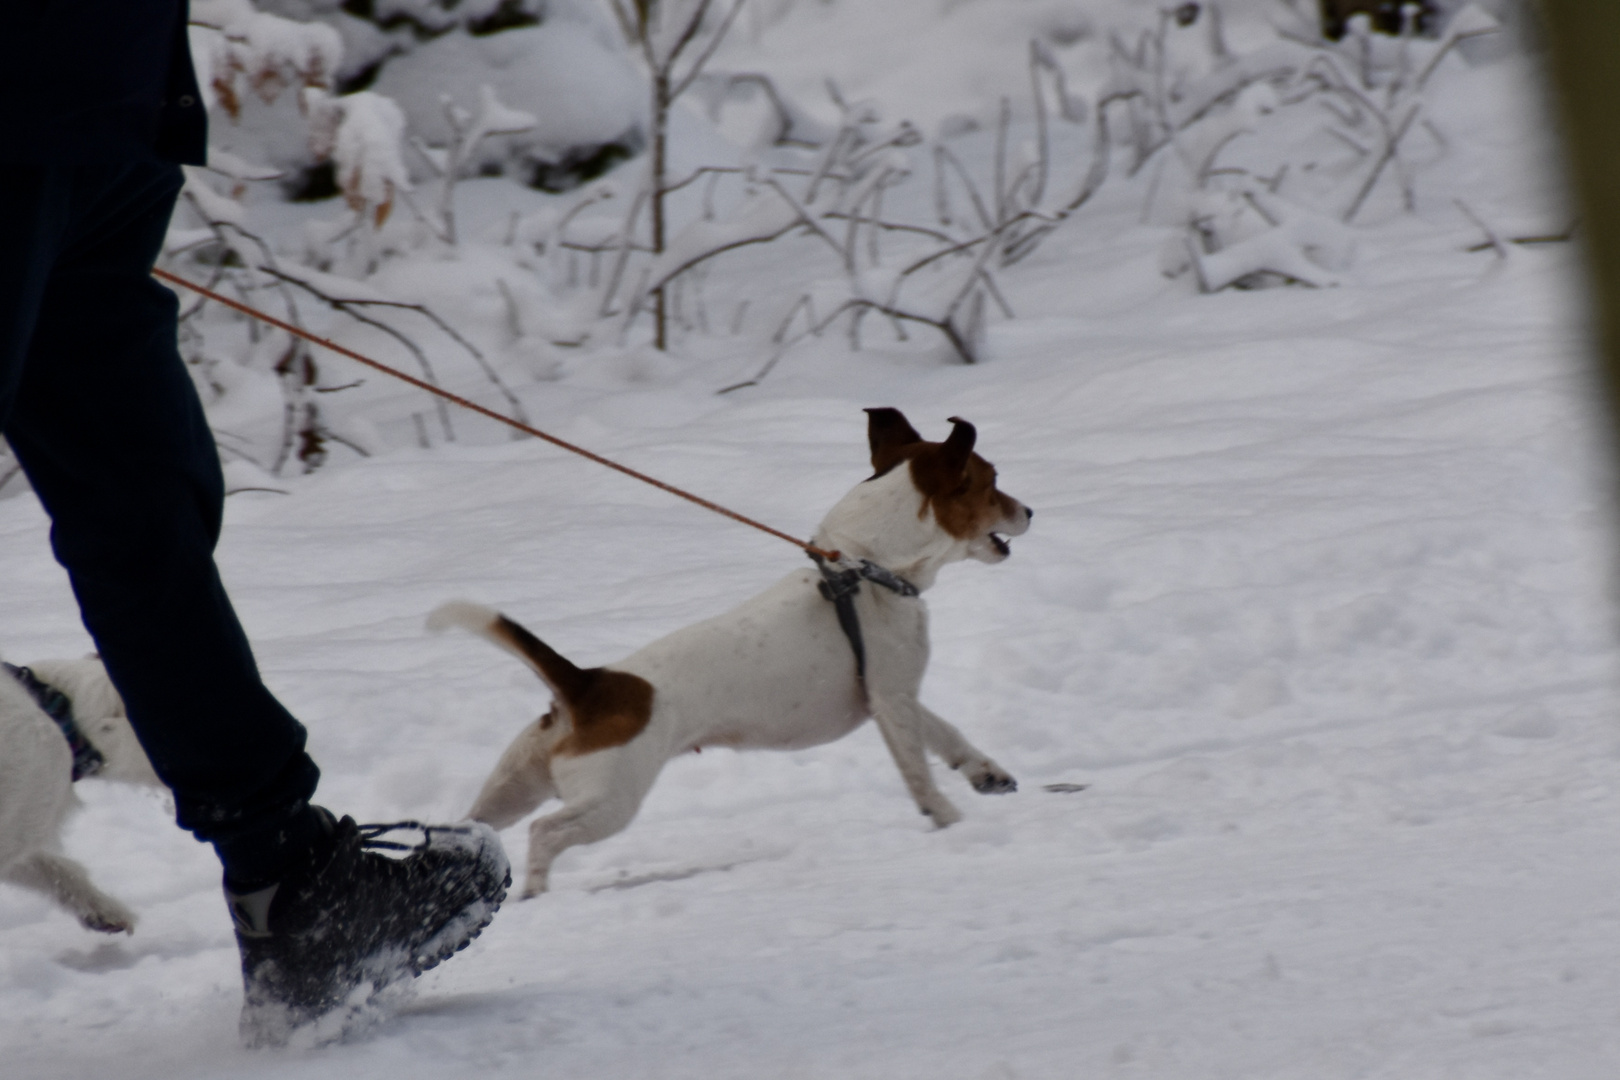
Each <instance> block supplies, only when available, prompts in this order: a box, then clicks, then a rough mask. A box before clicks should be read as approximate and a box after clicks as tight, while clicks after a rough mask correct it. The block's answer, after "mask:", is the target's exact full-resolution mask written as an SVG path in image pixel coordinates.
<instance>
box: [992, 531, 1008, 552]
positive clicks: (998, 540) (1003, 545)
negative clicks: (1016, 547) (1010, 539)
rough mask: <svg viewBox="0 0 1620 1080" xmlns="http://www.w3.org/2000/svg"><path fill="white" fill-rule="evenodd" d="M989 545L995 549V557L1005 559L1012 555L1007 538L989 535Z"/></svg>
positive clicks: (998, 534)
mask: <svg viewBox="0 0 1620 1080" xmlns="http://www.w3.org/2000/svg"><path fill="white" fill-rule="evenodd" d="M990 543H991V545H992V546H994V547H995V549H996V554H997V555H1000V556H1003V557H1005V556H1008V555H1011V554H1012V546H1011V545H1010V544H1008V543H1007V538H1006V537H1005V536H1002V535H1001V534H1000V533H991V534H990Z"/></svg>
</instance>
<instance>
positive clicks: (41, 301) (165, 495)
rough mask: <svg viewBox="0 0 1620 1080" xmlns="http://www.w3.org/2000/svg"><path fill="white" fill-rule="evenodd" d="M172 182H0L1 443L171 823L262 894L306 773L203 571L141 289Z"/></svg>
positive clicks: (199, 431)
mask: <svg viewBox="0 0 1620 1080" xmlns="http://www.w3.org/2000/svg"><path fill="white" fill-rule="evenodd" d="M180 184H181V175H180V169H179V167H178V166H176V165H172V164H168V163H164V162H159V161H156V160H153V161H150V162H138V163H126V164H110V165H41V166H32V165H6V166H4V167H3V168H0V432H4V434H5V436H6V438H7V439H8V440H9V441H10V443H11V446H12V448H13V450H14V451H15V452H16V454H17V457H18V459H19V461H20V462H21V463H22V466H23V469H24V471H25V472H26V473H27V475H28V479H29V480H30V482H31V483H32V484H33V486H34V490H35V491H36V492H37V493H38V495H39V498H40V501H41V502H42V503H43V504H44V506H45V509H46V511H47V512H48V513H49V514H50V517H51V544H52V547H53V549H54V551H55V554H56V558H57V561H59V562H60V563H61V564H62V565H63V566H64V567H65V568H66V569H67V571H68V575H69V577H70V579H71V580H72V583H73V591H74V594H75V595H76V596H77V597H78V601H79V609H80V613H81V615H82V616H83V619H84V624H85V627H86V629H88V630H89V631H90V636H91V637H92V638H94V639H95V642H96V646H97V648H98V649H99V650H100V652H101V657H102V659H103V660H104V661H105V662H106V664H107V670H108V673H109V674H110V675H111V676H112V679H113V682H114V684H115V685H116V686H117V687H118V690H119V692H120V693H121V694H122V695H123V697H124V701H125V705H126V707H127V709H128V712H129V717H130V721H131V723H132V724H133V725H134V728H135V732H136V734H137V735H138V736H139V738H140V741H141V745H143V746H144V747H145V748H146V750H147V753H148V755H149V756H150V757H151V759H152V764H153V766H154V767H155V768H156V769H157V772H158V775H159V776H161V777H162V778H163V780H164V782H165V783H167V784H168V785H169V786H170V788H172V789H173V791H174V795H175V806H176V816H177V818H178V820H179V823H180V825H181V826H182V827H184V828H186V829H190V830H191V831H192V832H193V833H195V834H196V835H197V837H198V838H199V839H202V840H207V841H210V842H212V843H214V845H215V847H216V849H217V850H218V851H219V854H220V857H221V859H222V861H223V862H224V864H225V868H226V872H227V876H229V877H230V878H231V879H232V880H235V881H244V882H248V881H264V880H273V879H274V875H275V874H276V873H277V872H278V871H279V870H280V869H281V864H282V862H284V861H285V859H286V858H287V857H290V856H289V855H288V850H289V849H290V848H291V847H294V846H296V845H297V844H299V843H306V842H307V839H308V837H307V830H308V820H309V818H310V814H309V812H308V810H307V807H306V802H307V800H308V798H309V796H310V795H311V794H312V793H313V792H314V790H315V783H316V780H317V779H318V778H319V775H320V773H319V771H318V770H317V769H316V767H315V764H314V762H312V761H311V760H310V759H309V757H308V755H306V754H305V753H304V734H305V733H304V728H303V726H302V725H301V724H299V723H298V721H296V720H295V719H293V717H292V716H291V715H290V714H289V713H288V712H287V710H286V709H284V708H283V707H282V706H281V704H280V703H279V702H278V701H276V699H275V698H274V697H272V696H271V694H270V692H269V691H268V690H267V689H265V687H264V684H263V682H261V681H260V678H259V672H258V668H257V666H256V665H255V664H254V660H253V654H252V651H251V650H250V649H249V647H248V642H247V638H246V637H245V636H244V634H243V632H242V628H241V626H240V624H239V623H238V622H237V619H236V614H235V612H234V611H233V610H232V609H231V604H230V600H229V599H228V598H227V597H226V595H225V590H224V588H223V586H222V585H221V584H220V579H219V573H218V571H217V570H216V568H215V566H214V558H213V552H214V545H215V542H216V541H217V540H218V539H219V529H220V519H221V513H222V509H223V505H224V482H223V478H222V477H221V475H220V467H219V457H218V453H217V451H216V449H215V447H214V440H213V435H212V434H211V433H210V431H209V428H208V424H207V421H206V420H205V419H204V416H203V411H202V405H201V403H200V402H199V400H198V398H197V392H196V389H195V388H194V386H193V385H192V382H191V377H190V375H189V374H188V373H187V371H186V368H185V364H184V363H183V362H182V361H181V359H180V356H179V352H178V349H177V347H176V336H175V335H176V322H175V318H176V313H177V311H178V307H179V305H178V301H177V299H176V297H175V295H174V294H173V293H172V292H170V291H169V290H168V289H166V288H164V287H163V286H162V285H160V284H158V283H157V282H156V281H155V280H154V279H153V278H152V277H151V276H150V270H151V267H152V264H153V261H154V260H155V259H156V257H157V254H158V251H159V248H160V245H161V244H162V241H163V236H164V232H165V230H166V229H167V226H168V221H169V215H170V213H171V212H172V210H173V209H174V204H175V199H176V198H177V196H178V193H179V189H180ZM4 618H5V596H4V588H3V586H0V619H4ZM10 629H11V630H12V632H13V633H15V632H16V630H17V629H18V628H17V627H11V628H10Z"/></svg>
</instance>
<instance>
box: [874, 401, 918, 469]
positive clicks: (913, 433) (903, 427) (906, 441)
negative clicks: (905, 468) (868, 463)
mask: <svg viewBox="0 0 1620 1080" xmlns="http://www.w3.org/2000/svg"><path fill="white" fill-rule="evenodd" d="M866 439H867V442H869V443H870V444H871V446H872V468H873V470H874V471H875V473H876V475H877V476H882V475H883V474H884V473H886V472H888V471H889V470H890V469H892V468H894V467H895V466H896V465H898V464H899V463H900V462H901V460H903V459H904V457H905V454H904V450H905V448H906V447H908V446H913V445H915V444H917V443H920V442H922V441H923V437H922V436H921V435H919V434H917V429H916V428H914V427H912V426H911V421H909V420H907V419H906V417H905V414H904V413H902V412H901V411H900V410H899V409H867V410H866Z"/></svg>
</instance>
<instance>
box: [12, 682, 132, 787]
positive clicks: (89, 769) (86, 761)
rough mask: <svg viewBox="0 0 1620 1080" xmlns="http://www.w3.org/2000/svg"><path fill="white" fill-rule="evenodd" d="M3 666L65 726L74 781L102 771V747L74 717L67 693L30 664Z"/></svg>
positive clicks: (48, 712) (64, 734)
mask: <svg viewBox="0 0 1620 1080" xmlns="http://www.w3.org/2000/svg"><path fill="white" fill-rule="evenodd" d="M0 668H5V670H6V672H7V673H8V674H9V675H10V676H11V677H12V678H14V679H16V680H17V682H19V683H21V684H22V688H23V689H24V690H27V691H28V693H29V696H31V697H32V698H33V699H34V701H35V703H37V704H38V705H39V710H40V712H42V713H44V714H45V715H46V716H48V717H50V718H51V719H52V720H54V721H56V726H57V727H58V728H61V729H62V738H64V739H66V740H67V744H68V748H69V749H70V750H72V751H73V779H74V781H75V782H77V781H79V780H83V779H84V778H85V777H87V776H94V775H95V774H96V773H98V772H100V771H101V770H102V767H103V766H105V765H106V764H107V759H106V758H104V757H102V756H101V751H100V750H97V749H96V748H95V745H94V744H92V743H91V742H90V738H89V736H87V735H85V733H84V729H83V728H81V727H79V722H78V721H77V720H75V719H74V718H73V702H72V701H70V700H68V696H67V695H66V694H64V693H62V691H60V690H58V689H57V688H56V687H54V686H52V685H51V684H50V683H48V682H46V681H45V680H43V679H41V678H40V677H39V676H38V675H35V674H34V673H33V672H32V671H30V670H29V669H28V668H25V667H15V666H13V665H11V664H5V663H0Z"/></svg>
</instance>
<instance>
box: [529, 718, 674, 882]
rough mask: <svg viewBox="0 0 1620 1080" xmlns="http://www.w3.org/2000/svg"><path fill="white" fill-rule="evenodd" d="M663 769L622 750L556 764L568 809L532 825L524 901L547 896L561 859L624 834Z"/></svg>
mask: <svg viewBox="0 0 1620 1080" xmlns="http://www.w3.org/2000/svg"><path fill="white" fill-rule="evenodd" d="M662 764H663V761H662V760H661V759H657V760H655V759H653V758H651V757H650V756H648V757H642V756H640V755H632V754H628V753H626V752H624V751H623V750H620V749H613V750H605V751H600V752H598V753H594V754H587V755H585V756H583V757H570V758H563V759H561V760H559V761H557V762H555V765H556V768H557V771H558V781H559V785H560V787H561V788H562V794H563V801H564V804H565V805H564V806H563V808H562V809H561V810H558V811H556V812H554V813H550V814H547V815H545V816H544V817H541V818H536V819H535V820H534V821H533V822H531V823H530V825H529V870H528V877H527V878H526V879H525V880H524V882H523V898H524V899H528V898H529V897H531V896H535V895H538V894H539V893H543V892H545V891H546V888H547V886H548V884H549V881H550V876H551V864H552V863H553V862H555V861H556V859H557V856H558V855H561V854H562V853H563V852H564V851H566V850H567V849H569V848H571V847H578V846H579V845H580V844H593V843H595V842H596V841H598V840H605V839H607V838H608V837H610V836H612V835H613V834H614V833H617V832H621V831H623V829H624V827H625V826H626V825H629V824H630V822H631V821H632V820H634V819H635V816H636V812H637V811H638V810H640V809H641V800H642V799H643V798H645V797H646V795H647V792H648V790H649V789H651V787H652V785H653V781H654V780H656V779H657V778H658V769H659V767H660V766H661V765H662Z"/></svg>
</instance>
